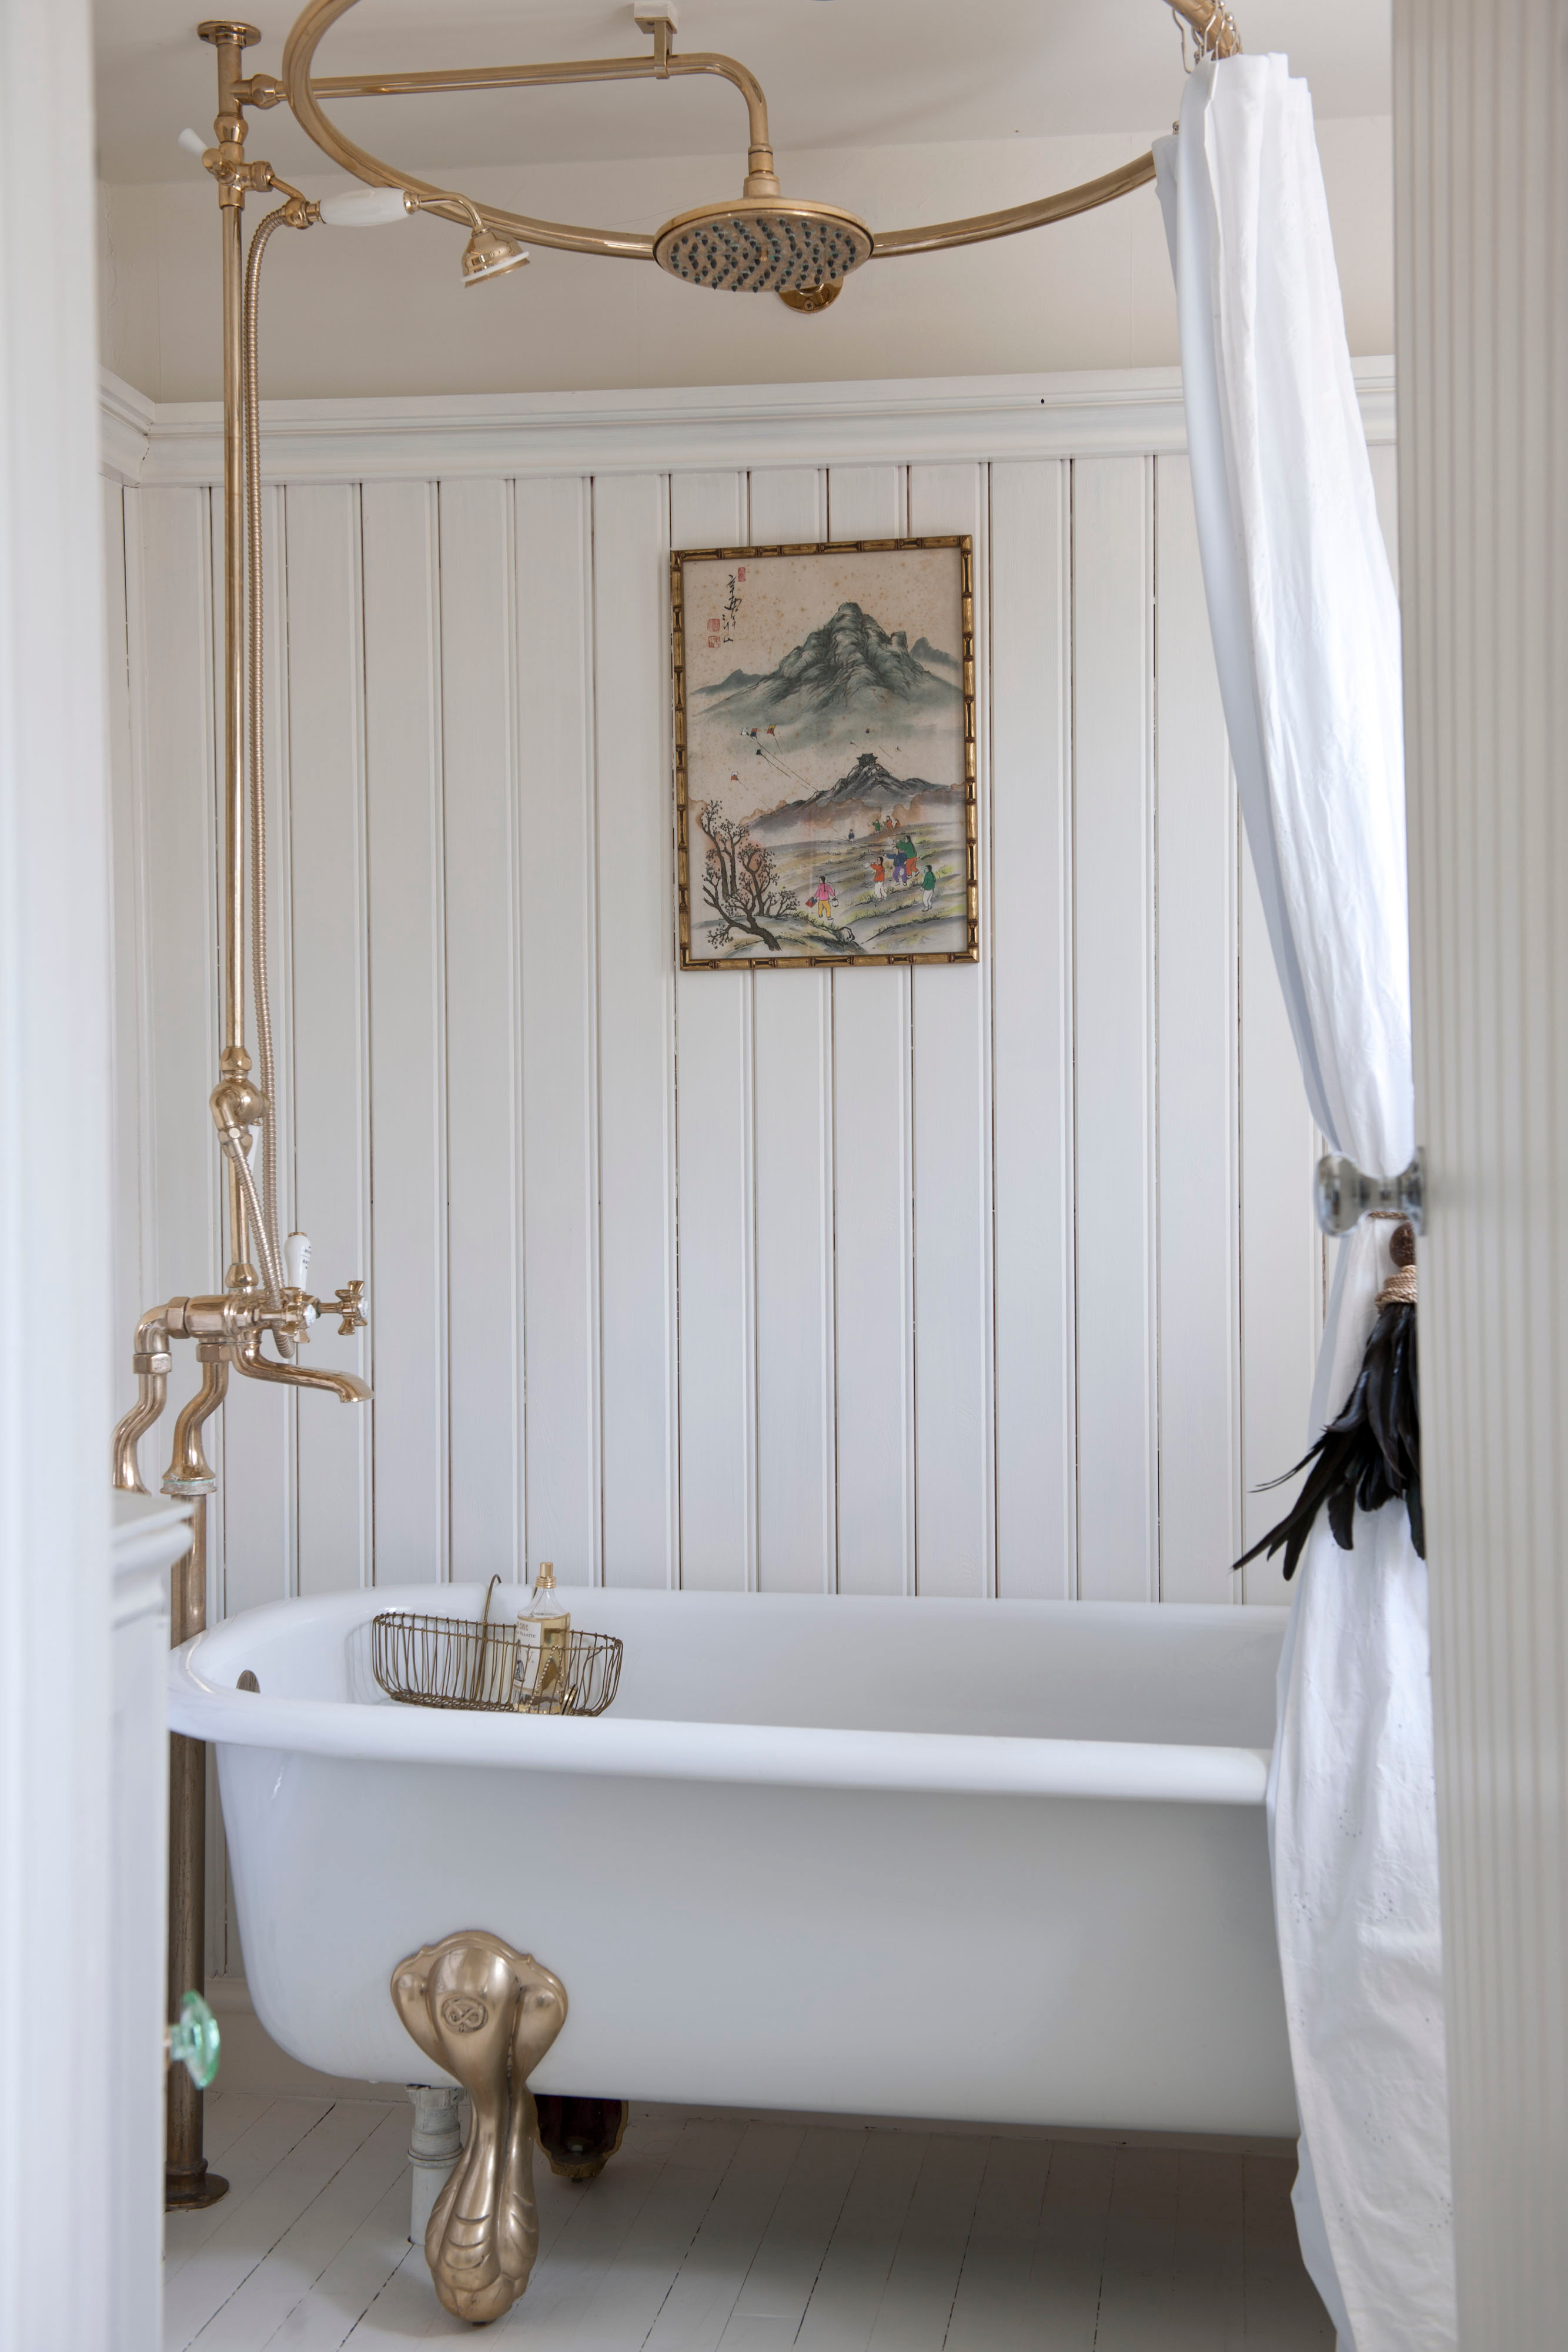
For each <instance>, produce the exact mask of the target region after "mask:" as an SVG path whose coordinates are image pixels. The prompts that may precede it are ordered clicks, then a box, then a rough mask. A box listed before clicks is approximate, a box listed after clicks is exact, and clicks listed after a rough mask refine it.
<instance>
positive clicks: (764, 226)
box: [653, 194, 872, 294]
mask: <svg viewBox="0 0 1568 2352" xmlns="http://www.w3.org/2000/svg"><path fill="white" fill-rule="evenodd" d="M871 250H872V237H871V231H870V229H869V228H867V226H866V225H865V223H864V222H863V221H861V220H857V219H856V218H855V216H854V215H853V213H846V212H841V211H840V210H839V208H838V206H837V205H813V204H808V203H804V202H800V201H797V200H796V199H794V198H792V197H786V196H782V195H779V194H772V195H766V196H764V195H756V196H751V195H747V196H740V197H737V198H734V199H732V201H731V202H730V203H728V204H724V205H698V206H697V207H696V208H695V211H692V212H686V213H677V214H676V215H675V217H674V220H670V221H666V222H665V223H664V227H663V228H662V229H660V231H659V233H658V235H657V236H655V237H654V239H653V258H654V260H655V261H656V262H657V263H658V265H659V267H660V268H661V269H667V270H668V271H669V273H670V275H671V277H672V278H683V279H684V280H685V283H686V284H687V285H688V286H716V287H721V288H723V289H724V290H725V291H726V292H727V293H731V294H781V293H783V292H784V291H785V290H786V289H800V290H805V289H810V288H812V287H817V286H821V285H824V284H826V283H827V282H828V281H829V280H830V279H841V278H845V277H847V276H848V274H849V272H850V271H851V270H852V269H858V268H860V266H861V264H862V261H869V260H870V259H871Z"/></svg>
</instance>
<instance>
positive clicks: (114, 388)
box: [98, 367, 158, 482]
mask: <svg viewBox="0 0 1568 2352" xmlns="http://www.w3.org/2000/svg"><path fill="white" fill-rule="evenodd" d="M157 423H158V404H157V402H156V401H152V400H149V399H148V397H147V395H146V394H145V393H141V392H138V391H137V389H136V387H135V385H134V384H131V383H125V382H124V380H123V379H122V378H121V377H120V376H117V375H112V374H111V373H110V371H109V369H108V368H106V367H100V368H99V372H98V443H99V471H100V472H101V473H103V474H105V475H107V477H108V478H109V479H110V481H111V482H139V481H140V480H141V478H142V474H143V471H144V469H145V467H146V464H147V453H148V450H149V448H150V447H151V446H152V436H153V433H154V431H155V430H156V428H157Z"/></svg>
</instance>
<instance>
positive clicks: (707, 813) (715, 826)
mask: <svg viewBox="0 0 1568 2352" xmlns="http://www.w3.org/2000/svg"><path fill="white" fill-rule="evenodd" d="M697 823H698V824H699V825H700V826H701V827H702V829H703V831H704V833H705V834H706V835H707V856H706V858H705V859H704V861H703V900H704V903H705V904H706V905H707V906H709V907H711V908H713V911H714V913H715V915H716V917H717V918H718V919H717V921H716V922H714V923H710V924H709V925H708V937H709V938H710V939H711V940H712V941H713V944H714V946H715V947H716V948H724V947H727V946H728V945H729V942H730V940H731V938H732V937H733V935H734V933H735V932H737V931H744V932H745V933H746V934H747V938H749V939H754V940H760V941H761V943H762V945H763V946H764V947H765V948H766V949H767V950H768V953H769V954H770V955H777V954H778V952H779V941H778V939H777V937H776V936H775V934H774V933H773V932H772V931H770V930H769V929H768V928H767V926H768V923H769V921H772V922H777V921H779V919H780V918H781V917H782V916H785V915H791V914H793V913H794V911H795V908H796V907H797V905H798V904H799V900H798V898H797V897H796V894H795V892H794V891H793V890H787V889H785V888H784V887H783V885H782V883H781V882H780V881H779V867H778V864H777V861H776V860H775V858H774V856H773V853H772V851H771V850H770V849H764V847H763V846H762V844H761V843H760V842H759V841H753V839H752V837H751V833H750V830H749V828H748V827H747V826H746V825H744V824H740V823H739V822H738V821H737V819H736V818H734V817H728V816H726V814H725V813H724V810H723V809H722V807H721V806H720V805H719V803H718V802H717V801H704V802H703V803H702V804H701V806H700V807H699V808H698V810H697Z"/></svg>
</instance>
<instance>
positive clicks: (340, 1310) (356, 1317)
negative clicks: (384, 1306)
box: [323, 1282, 365, 1339]
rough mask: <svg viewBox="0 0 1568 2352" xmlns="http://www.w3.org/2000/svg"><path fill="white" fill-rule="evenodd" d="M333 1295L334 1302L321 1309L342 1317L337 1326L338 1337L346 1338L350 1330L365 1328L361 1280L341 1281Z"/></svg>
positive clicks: (363, 1294)
mask: <svg viewBox="0 0 1568 2352" xmlns="http://www.w3.org/2000/svg"><path fill="white" fill-rule="evenodd" d="M334 1296H335V1299H336V1304H335V1305H333V1306H329V1307H324V1309H323V1311H324V1312H325V1313H326V1314H328V1315H340V1316H341V1317H342V1318H343V1319H342V1321H341V1322H340V1324H339V1326H338V1332H339V1336H340V1338H341V1339H348V1337H349V1336H350V1332H354V1331H362V1330H363V1329H364V1328H365V1310H364V1307H363V1304H362V1301H363V1299H364V1296H365V1286H364V1284H363V1283H362V1282H345V1283H342V1284H340V1286H339V1288H338V1290H337V1292H336V1293H335V1294H334Z"/></svg>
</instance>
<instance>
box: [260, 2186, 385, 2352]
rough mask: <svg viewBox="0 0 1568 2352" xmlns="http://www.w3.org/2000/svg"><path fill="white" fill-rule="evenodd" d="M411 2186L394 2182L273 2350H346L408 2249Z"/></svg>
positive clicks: (271, 2342) (283, 2325) (282, 2328)
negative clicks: (349, 2341) (350, 2338)
mask: <svg viewBox="0 0 1568 2352" xmlns="http://www.w3.org/2000/svg"><path fill="white" fill-rule="evenodd" d="M408 2199H409V2185H408V2179H407V2175H406V2172H405V2173H404V2174H402V2175H400V2177H399V2178H398V2179H396V2180H395V2181H393V2183H392V2186H391V2188H389V2189H388V2190H387V2192H386V2194H385V2195H384V2196H383V2197H382V2200H381V2202H380V2204H379V2205H377V2206H376V2208H375V2209H374V2210H373V2211H372V2212H371V2213H369V2214H367V2215H366V2217H365V2219H364V2221H362V2222H361V2224H360V2227H359V2228H358V2229H357V2230H356V2231H354V2233H353V2235H352V2237H351V2238H350V2239H349V2241H348V2242H347V2244H345V2245H344V2246H343V2247H341V2248H340V2251H339V2252H338V2253H337V2254H336V2255H334V2257H333V2259H332V2260H331V2262H329V2263H328V2265H327V2267H326V2269H325V2270H324V2271H323V2272H322V2273H321V2275H320V2277H319V2279H318V2280H317V2281H316V2284H315V2285H314V2286H313V2287H312V2288H311V2289H310V2292H309V2294H306V2295H303V2296H302V2297H301V2298H300V2300H299V2301H298V2303H297V2304H296V2305H294V2307H293V2309H292V2310H291V2311H289V2312H287V2314H286V2315H285V2316H284V2318H283V2319H282V2320H281V2322H280V2323H279V2325H278V2326H277V2329H276V2331H275V2332H274V2334H273V2335H272V2336H269V2337H268V2338H267V2352H340V2347H341V2346H342V2345H343V2344H345V2343H347V2341H348V2339H349V2336H350V2331H351V2330H352V2329H353V2328H354V2327H356V2326H358V2324H359V2322H360V2321H361V2319H362V2318H363V2317H364V2315H365V2313H366V2312H367V2311H368V2310H369V2309H370V2307H371V2304H372V2303H373V2302H374V2300H375V2298H376V2296H377V2295H378V2294H380V2293H381V2291H382V2287H384V2286H385V2284H386V2283H387V2281H388V2280H389V2279H390V2278H391V2276H392V2273H393V2272H394V2271H395V2270H396V2268H397V2266H398V2264H399V2263H401V2262H402V2260H403V2258H404V2256H405V2255H406V2254H407V2252H408V2250H409V2249H408Z"/></svg>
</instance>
